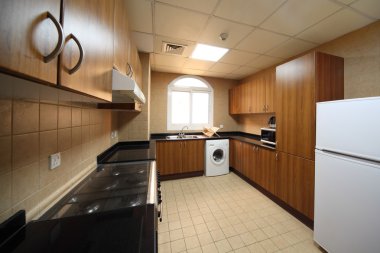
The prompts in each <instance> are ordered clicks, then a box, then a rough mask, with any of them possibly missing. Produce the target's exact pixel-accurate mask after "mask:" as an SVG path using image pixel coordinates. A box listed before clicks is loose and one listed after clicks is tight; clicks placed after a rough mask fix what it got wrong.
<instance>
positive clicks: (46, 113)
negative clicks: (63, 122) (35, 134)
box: [40, 104, 58, 131]
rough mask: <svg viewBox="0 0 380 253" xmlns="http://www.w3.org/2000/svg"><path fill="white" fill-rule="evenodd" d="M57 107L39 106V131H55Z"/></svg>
mask: <svg viewBox="0 0 380 253" xmlns="http://www.w3.org/2000/svg"><path fill="white" fill-rule="evenodd" d="M57 124H58V106H56V105H51V104H40V131H47V130H54V129H57Z"/></svg>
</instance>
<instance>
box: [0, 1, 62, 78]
mask: <svg viewBox="0 0 380 253" xmlns="http://www.w3.org/2000/svg"><path fill="white" fill-rule="evenodd" d="M60 3H61V1H60V0H34V1H30V0H1V1H0V30H1V36H0V67H1V68H2V69H3V70H4V71H10V72H13V73H15V74H19V75H21V76H26V77H29V78H32V79H36V80H40V81H44V82H48V83H50V84H56V83H57V62H58V58H57V55H58V54H59V52H60V45H61V44H60V43H59V35H60V30H62V29H61V28H60V24H59V20H60ZM48 12H49V13H50V14H51V15H50V14H49V15H48V14H47V13H48ZM54 22H55V23H54ZM55 24H56V25H57V26H56V25H55ZM57 27H58V28H57ZM61 36H62V39H63V34H62V33H61ZM54 51H55V53H56V54H54V55H52V58H51V60H50V61H49V62H47V63H45V62H44V57H45V56H48V55H50V54H51V53H52V52H54Z"/></svg>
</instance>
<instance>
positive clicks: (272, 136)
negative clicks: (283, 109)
mask: <svg viewBox="0 0 380 253" xmlns="http://www.w3.org/2000/svg"><path fill="white" fill-rule="evenodd" d="M261 142H262V143H264V144H266V145H270V146H276V128H264V127H263V128H261Z"/></svg>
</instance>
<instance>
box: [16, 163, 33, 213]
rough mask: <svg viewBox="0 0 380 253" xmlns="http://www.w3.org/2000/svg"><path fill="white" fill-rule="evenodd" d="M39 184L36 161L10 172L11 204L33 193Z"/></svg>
mask: <svg viewBox="0 0 380 253" xmlns="http://www.w3.org/2000/svg"><path fill="white" fill-rule="evenodd" d="M39 186H40V177H39V166H38V162H35V163H32V164H30V165H28V166H25V167H22V168H20V169H17V170H13V172H12V204H13V205H15V204H17V203H18V202H20V201H21V200H23V199H25V198H26V197H28V196H30V195H32V194H33V193H35V192H36V191H37V190H38V189H39Z"/></svg>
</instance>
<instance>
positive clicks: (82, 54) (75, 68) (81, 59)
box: [69, 33, 84, 75]
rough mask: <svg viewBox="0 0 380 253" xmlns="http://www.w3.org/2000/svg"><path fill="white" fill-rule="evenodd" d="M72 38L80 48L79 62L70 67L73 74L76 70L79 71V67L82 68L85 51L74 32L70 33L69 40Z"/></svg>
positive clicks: (70, 72)
mask: <svg viewBox="0 0 380 253" xmlns="http://www.w3.org/2000/svg"><path fill="white" fill-rule="evenodd" d="M70 39H73V40H74V42H75V43H76V44H77V45H78V49H79V60H78V62H77V64H76V65H75V66H74V67H73V68H72V69H69V74H70V75H72V74H74V73H75V72H77V71H78V69H79V68H80V66H81V65H82V61H83V56H84V52H83V48H82V45H81V44H80V42H79V40H78V38H77V37H75V36H74V34H72V33H71V34H70V35H69V40H70Z"/></svg>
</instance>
